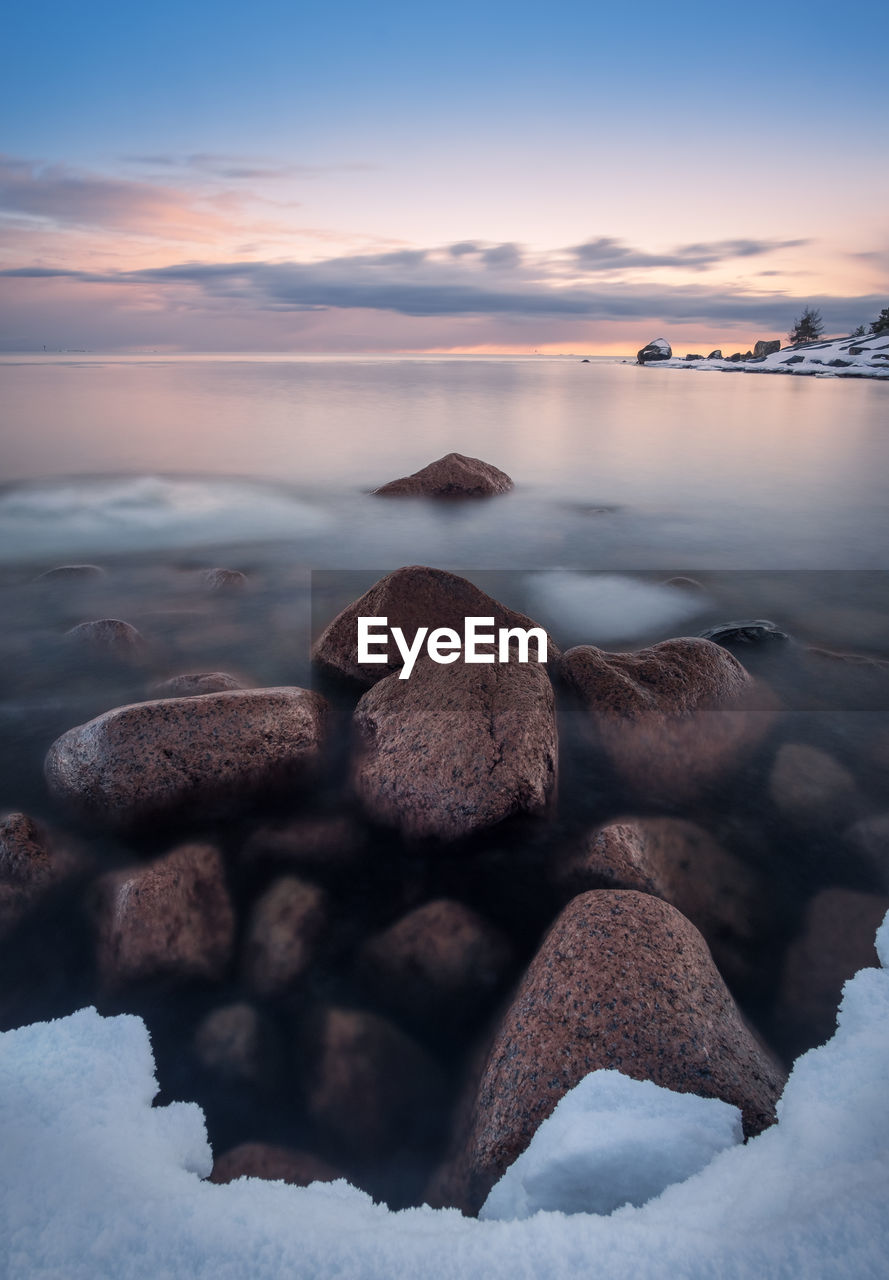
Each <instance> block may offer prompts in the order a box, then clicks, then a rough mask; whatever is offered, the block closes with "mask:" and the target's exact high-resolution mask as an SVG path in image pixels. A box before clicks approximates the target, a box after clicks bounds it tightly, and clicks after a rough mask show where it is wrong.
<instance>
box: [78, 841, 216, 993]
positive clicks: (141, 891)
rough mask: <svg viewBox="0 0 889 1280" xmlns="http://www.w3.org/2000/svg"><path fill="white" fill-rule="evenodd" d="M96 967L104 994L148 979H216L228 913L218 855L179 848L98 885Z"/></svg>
mask: <svg viewBox="0 0 889 1280" xmlns="http://www.w3.org/2000/svg"><path fill="white" fill-rule="evenodd" d="M96 918H97V962H98V969H99V974H100V976H101V978H102V980H103V983H104V985H105V987H106V988H107V989H111V990H114V989H117V988H119V987H123V986H126V985H128V984H130V983H134V982H145V981H149V980H159V979H161V980H167V981H175V982H187V981H196V980H197V981H207V982H216V981H219V980H220V979H221V978H222V976H223V975H224V973H225V971H226V969H227V967H228V963H229V960H230V959H231V954H232V947H233V945H234V939H235V915H234V911H233V909H232V904H231V899H230V898H229V894H228V889H227V887H226V883H225V869H224V867H223V863H222V857H221V855H220V853H219V850H218V849H217V848H215V847H214V846H213V845H209V844H189V845H182V846H180V847H179V848H178V849H174V850H173V851H172V852H171V853H168V854H165V855H164V856H163V857H162V858H157V859H155V861H154V862H151V863H148V864H147V865H145V866H139V867H131V868H129V869H126V870H122V871H111V872H109V873H108V874H107V875H104V876H102V877H101V878H100V880H99V882H98V906H97V913H96Z"/></svg>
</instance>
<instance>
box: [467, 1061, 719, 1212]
mask: <svg viewBox="0 0 889 1280" xmlns="http://www.w3.org/2000/svg"><path fill="white" fill-rule="evenodd" d="M742 1140H743V1129H742V1125H741V1112H740V1111H739V1110H738V1108H737V1107H733V1106H731V1105H730V1104H729V1103H728V1102H721V1101H720V1100H719V1098H699V1097H697V1096H696V1095H695V1094H693V1093H674V1092H672V1091H671V1090H670V1089H664V1088H661V1086H660V1085H656V1084H654V1083H653V1082H652V1081H651V1080H632V1079H630V1077H629V1076H624V1075H621V1073H620V1072H619V1071H593V1072H592V1073H591V1074H590V1075H588V1076H587V1077H586V1078H585V1079H584V1080H581V1082H580V1083H579V1084H578V1085H577V1086H576V1087H575V1088H573V1089H572V1090H571V1091H570V1093H566V1094H565V1096H564V1097H563V1098H561V1099H560V1101H559V1103H558V1105H557V1106H556V1109H555V1111H554V1112H553V1113H552V1115H551V1116H550V1117H549V1118H548V1119H546V1120H544V1122H543V1124H542V1125H541V1126H540V1128H539V1129H538V1130H537V1132H536V1133H535V1135H534V1137H533V1138H532V1140H531V1145H530V1146H529V1147H528V1149H527V1150H526V1151H523V1152H522V1154H521V1155H520V1156H519V1158H518V1159H517V1160H516V1161H515V1163H514V1164H513V1165H512V1166H511V1167H510V1168H509V1169H507V1171H506V1173H505V1174H504V1175H503V1177H502V1178H501V1179H500V1181H499V1182H498V1183H497V1185H496V1186H495V1187H494V1188H493V1190H492V1191H491V1193H490V1195H489V1196H488V1198H487V1200H486V1201H485V1203H484V1205H483V1206H482V1210H481V1213H480V1214H479V1217H480V1218H483V1219H489V1220H494V1219H500V1220H503V1221H511V1220H513V1219H516V1218H530V1217H531V1215H532V1214H534V1213H537V1212H538V1210H540V1209H554V1210H561V1212H563V1213H611V1212H612V1210H614V1209H619V1208H620V1206H621V1205H623V1204H635V1205H642V1204H645V1202H646V1201H647V1200H651V1199H652V1198H653V1197H654V1196H656V1195H659V1194H660V1193H661V1192H662V1191H664V1190H665V1189H666V1188H667V1187H669V1186H671V1185H672V1184H673V1183H674V1182H684V1181H685V1179H686V1178H690V1177H691V1175H692V1174H693V1173H697V1172H698V1171H699V1170H700V1169H703V1168H704V1166H705V1165H708V1164H709V1163H710V1161H711V1160H712V1159H713V1157H714V1156H715V1155H717V1154H718V1153H719V1152H720V1151H724V1150H725V1149H726V1148H728V1147H732V1146H734V1145H735V1144H736V1143H738V1142H741V1141H742Z"/></svg>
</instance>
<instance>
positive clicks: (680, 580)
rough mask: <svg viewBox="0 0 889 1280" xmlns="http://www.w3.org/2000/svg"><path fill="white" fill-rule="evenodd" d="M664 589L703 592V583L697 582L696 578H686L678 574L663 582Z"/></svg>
mask: <svg viewBox="0 0 889 1280" xmlns="http://www.w3.org/2000/svg"><path fill="white" fill-rule="evenodd" d="M664 586H665V587H676V589H677V590H679V591H703V590H704V586H703V583H700V582H698V580H697V578H686V577H685V576H684V575H683V574H678V575H677V576H676V577H675V578H667V579H666V581H665V582H664Z"/></svg>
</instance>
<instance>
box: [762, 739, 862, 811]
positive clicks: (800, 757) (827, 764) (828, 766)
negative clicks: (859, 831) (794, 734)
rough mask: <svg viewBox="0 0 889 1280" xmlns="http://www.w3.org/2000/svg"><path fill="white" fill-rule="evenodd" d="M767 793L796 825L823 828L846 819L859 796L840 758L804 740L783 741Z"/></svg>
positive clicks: (859, 801)
mask: <svg viewBox="0 0 889 1280" xmlns="http://www.w3.org/2000/svg"><path fill="white" fill-rule="evenodd" d="M769 795H770V796H771V799H772V802H773V804H774V805H775V808H776V809H777V810H778V811H779V813H780V814H781V816H782V817H784V818H786V819H787V821H788V822H792V823H793V824H794V825H795V826H798V827H803V828H810V829H812V828H814V829H822V828H823V827H824V826H837V825H841V824H843V823H846V822H849V821H851V820H852V818H853V817H855V816H856V813H857V811H860V809H861V805H862V797H861V794H860V792H859V790H858V785H857V783H856V782H855V779H854V778H853V776H852V774H851V773H850V772H849V770H848V769H847V768H845V766H844V765H842V764H840V762H839V760H835V759H834V757H833V756H830V755H828V754H827V752H826V751H819V750H818V748H817V747H810V746H809V745H808V744H807V743H804V742H785V743H784V744H783V745H782V746H781V748H780V749H779V751H778V754H777V755H776V757H775V763H774V765H773V766H772V772H771V774H770V776H769Z"/></svg>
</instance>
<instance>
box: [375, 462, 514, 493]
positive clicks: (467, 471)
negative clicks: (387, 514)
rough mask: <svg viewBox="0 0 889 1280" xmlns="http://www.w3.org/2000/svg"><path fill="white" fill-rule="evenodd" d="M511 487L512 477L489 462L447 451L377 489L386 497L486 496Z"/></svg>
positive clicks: (505, 491)
mask: <svg viewBox="0 0 889 1280" xmlns="http://www.w3.org/2000/svg"><path fill="white" fill-rule="evenodd" d="M511 488H512V480H511V479H510V478H509V476H508V475H507V474H506V472H505V471H500V470H499V469H498V468H497V467H492V466H491V464H490V463H489V462H482V460H481V458H467V457H466V455H465V454H463V453H446V454H445V456H444V457H443V458H439V459H438V460H437V461H436V462H430V463H429V465H428V466H427V467H423V468H422V469H421V470H420V471H415V472H414V473H413V474H412V475H409V476H401V477H400V478H399V479H398V480H390V481H389V483H388V484H384V485H382V486H381V488H379V489H374V493H375V494H377V495H380V496H383V497H387V498H388V497H426V498H483V497H487V496H489V495H490V494H494V493H507V492H508V491H509V490H510V489H511Z"/></svg>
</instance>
